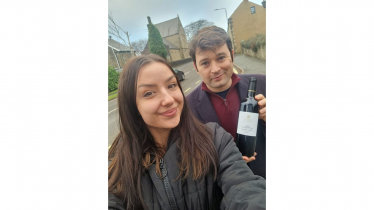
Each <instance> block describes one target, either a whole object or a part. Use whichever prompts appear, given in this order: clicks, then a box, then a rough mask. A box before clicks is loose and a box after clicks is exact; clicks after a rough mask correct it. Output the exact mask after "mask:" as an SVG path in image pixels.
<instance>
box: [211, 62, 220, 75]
mask: <svg viewBox="0 0 374 210" xmlns="http://www.w3.org/2000/svg"><path fill="white" fill-rule="evenodd" d="M220 69H221V68H220V67H219V65H218V63H217V62H215V61H213V62H212V70H211V72H212V73H217V72H219V70H220Z"/></svg>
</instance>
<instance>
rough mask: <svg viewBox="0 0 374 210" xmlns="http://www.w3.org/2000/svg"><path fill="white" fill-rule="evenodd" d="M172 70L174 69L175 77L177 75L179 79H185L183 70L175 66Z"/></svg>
mask: <svg viewBox="0 0 374 210" xmlns="http://www.w3.org/2000/svg"><path fill="white" fill-rule="evenodd" d="M173 70H174V71H175V74H177V77H178V80H179V81H183V80H185V79H186V77H185V76H184V72H183V71H179V70H178V69H176V68H173Z"/></svg>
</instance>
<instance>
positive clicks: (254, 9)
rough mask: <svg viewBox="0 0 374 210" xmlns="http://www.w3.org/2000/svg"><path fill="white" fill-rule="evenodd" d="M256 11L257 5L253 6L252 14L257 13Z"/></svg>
mask: <svg viewBox="0 0 374 210" xmlns="http://www.w3.org/2000/svg"><path fill="white" fill-rule="evenodd" d="M255 13H256V8H255V6H253V7H251V14H255Z"/></svg>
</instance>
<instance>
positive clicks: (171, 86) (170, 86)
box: [168, 83, 177, 88]
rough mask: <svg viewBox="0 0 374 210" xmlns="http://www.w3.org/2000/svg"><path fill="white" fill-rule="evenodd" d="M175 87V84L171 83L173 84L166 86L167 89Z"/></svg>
mask: <svg viewBox="0 0 374 210" xmlns="http://www.w3.org/2000/svg"><path fill="white" fill-rule="evenodd" d="M176 86H177V84H175V83H173V84H170V85H169V86H168V88H174V87H176Z"/></svg>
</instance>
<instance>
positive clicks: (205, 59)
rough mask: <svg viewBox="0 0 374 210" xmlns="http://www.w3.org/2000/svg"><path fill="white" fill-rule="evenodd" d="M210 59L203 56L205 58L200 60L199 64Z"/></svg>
mask: <svg viewBox="0 0 374 210" xmlns="http://www.w3.org/2000/svg"><path fill="white" fill-rule="evenodd" d="M208 60H209V58H203V59H201V60H199V64H201V62H204V61H208Z"/></svg>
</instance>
